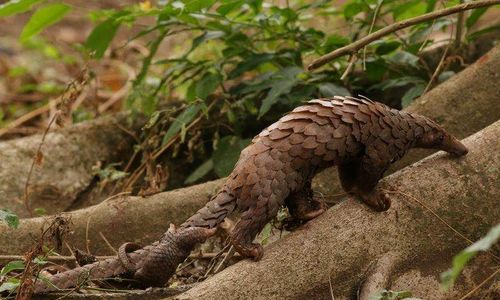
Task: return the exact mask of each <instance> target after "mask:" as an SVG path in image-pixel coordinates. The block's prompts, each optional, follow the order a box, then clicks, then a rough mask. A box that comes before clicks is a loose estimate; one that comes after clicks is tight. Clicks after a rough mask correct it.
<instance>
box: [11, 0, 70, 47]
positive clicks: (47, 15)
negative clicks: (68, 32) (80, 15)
mask: <svg viewBox="0 0 500 300" xmlns="http://www.w3.org/2000/svg"><path fill="white" fill-rule="evenodd" d="M70 10H71V7H70V6H69V5H66V4H62V3H54V4H48V5H46V6H44V7H42V8H39V9H38V10H37V11H36V12H35V13H34V14H33V15H32V16H31V18H30V20H29V21H28V23H27V24H26V25H24V28H23V31H22V32H21V37H20V38H21V41H23V42H25V41H27V40H28V39H30V38H31V37H33V36H34V35H36V34H38V33H40V32H41V31H42V30H44V29H45V28H46V27H48V26H50V25H52V24H54V23H56V22H58V21H59V20H60V19H62V17H64V15H66V14H67V13H68V12H69V11H70Z"/></svg>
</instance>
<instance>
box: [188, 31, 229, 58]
mask: <svg viewBox="0 0 500 300" xmlns="http://www.w3.org/2000/svg"><path fill="white" fill-rule="evenodd" d="M224 35H226V33H225V32H224V31H205V32H204V33H202V34H201V35H199V36H197V37H196V38H194V40H193V44H192V45H191V49H190V50H189V51H188V52H187V53H188V54H189V53H191V52H192V51H194V49H196V48H198V46H200V45H201V44H203V43H204V42H206V41H210V40H215V39H218V38H221V37H223V36H224Z"/></svg>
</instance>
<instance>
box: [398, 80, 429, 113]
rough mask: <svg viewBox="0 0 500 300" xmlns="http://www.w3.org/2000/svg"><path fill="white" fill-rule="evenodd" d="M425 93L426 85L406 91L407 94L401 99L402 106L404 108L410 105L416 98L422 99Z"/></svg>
mask: <svg viewBox="0 0 500 300" xmlns="http://www.w3.org/2000/svg"><path fill="white" fill-rule="evenodd" d="M424 91H425V85H423V84H419V85H416V86H414V87H412V88H411V89H409V90H408V91H406V93H405V94H404V95H403V98H401V105H402V106H403V108H405V107H407V106H408V105H410V104H411V103H412V102H413V100H414V99H415V98H417V97H420V95H422V93H423V92H424Z"/></svg>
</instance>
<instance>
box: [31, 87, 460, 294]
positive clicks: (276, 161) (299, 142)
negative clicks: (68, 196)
mask: <svg viewBox="0 0 500 300" xmlns="http://www.w3.org/2000/svg"><path fill="white" fill-rule="evenodd" d="M412 147H421V148H433V149H439V150H444V151H447V152H450V153H452V154H454V155H457V156H460V155H465V154H466V153H467V149H466V148H465V146H464V145H463V144H461V143H460V142H459V141H458V140H457V139H456V138H455V137H453V136H451V135H450V134H448V133H446V132H445V131H444V130H443V129H442V128H441V127H440V126H439V125H438V124H436V123H435V122H433V121H432V120H430V119H428V118H426V117H423V116H420V115H417V114H412V113H407V112H403V111H398V110H395V109H391V108H389V107H387V106H385V105H384V104H381V103H378V102H374V101H371V100H369V99H367V98H354V97H340V96H336V97H333V98H328V99H316V100H312V101H309V102H308V103H307V104H306V105H303V106H299V107H297V108H295V109H294V110H293V111H292V112H290V113H288V114H286V115H285V116H284V117H282V118H281V119H280V120H279V121H277V122H276V123H274V124H272V125H271V126H269V127H268V128H266V129H264V130H263V131H262V132H261V133H260V134H259V135H258V136H256V137H255V138H254V139H253V140H252V143H251V144H250V145H249V146H248V147H246V148H245V149H244V150H243V151H242V152H241V155H240V158H239V160H238V162H237V163H236V166H235V167H234V170H233V171H232V173H231V174H230V175H229V177H228V178H227V180H226V182H225V184H224V185H223V187H222V188H221V190H220V191H219V192H218V193H217V194H216V195H215V196H214V197H213V198H212V199H211V201H210V202H208V203H207V204H206V205H205V207H203V208H202V209H200V210H199V211H198V212H196V213H195V214H194V215H193V216H192V217H190V218H189V219H188V220H187V221H186V222H185V223H183V224H182V225H180V226H179V228H177V229H176V228H174V227H171V228H170V229H169V230H168V231H167V232H166V233H165V235H164V237H163V238H162V239H161V240H160V241H158V242H155V243H154V244H152V245H149V246H147V247H144V248H142V249H137V250H136V248H135V247H129V246H130V244H125V245H124V246H122V248H120V251H119V253H120V254H119V255H118V257H117V258H113V259H108V260H105V261H100V262H96V263H94V264H91V265H86V266H83V267H79V268H76V269H73V270H69V271H67V272H63V273H59V274H56V275H54V276H51V277H50V278H48V280H45V281H38V282H37V283H36V284H35V293H40V292H46V291H50V290H54V289H56V288H68V287H71V286H75V285H77V284H78V280H79V279H80V280H81V279H82V278H90V279H94V278H103V277H111V276H116V275H120V274H123V273H127V272H128V273H131V274H133V275H134V278H136V279H138V280H139V281H140V282H142V283H143V284H145V285H156V286H157V285H163V284H165V283H166V281H167V280H168V279H169V278H170V277H171V276H172V275H173V274H174V273H175V270H176V268H177V266H178V264H179V263H181V262H182V261H184V259H185V258H186V257H187V256H188V255H189V253H190V252H191V250H192V249H193V247H194V246H195V245H196V244H197V243H200V242H203V241H204V240H205V239H206V238H208V237H209V236H210V235H212V234H213V233H214V232H215V228H216V227H217V225H218V224H220V223H221V222H222V221H223V220H224V218H225V217H226V216H227V215H228V214H229V213H231V212H233V211H235V210H238V211H240V212H242V214H241V219H240V220H239V222H238V223H237V224H236V226H235V228H234V230H233V232H232V234H231V243H232V244H233V245H234V247H235V249H236V250H237V251H238V252H239V253H240V254H241V255H243V256H244V257H251V258H253V259H255V260H258V259H259V258H260V257H261V256H262V254H263V249H262V246H261V245H259V244H254V243H253V239H254V238H255V236H256V235H257V234H258V233H259V232H260V231H261V230H262V228H263V227H264V226H265V224H266V223H268V222H269V221H270V220H272V219H273V218H274V217H275V216H276V214H277V212H278V210H279V208H280V207H282V206H286V207H287V208H288V209H289V212H290V214H291V215H292V217H294V218H295V219H298V220H303V221H307V220H310V219H312V218H314V217H316V216H318V215H320V214H321V213H322V212H324V211H325V210H326V208H327V207H326V205H325V204H324V203H322V202H321V201H318V200H317V199H314V198H313V197H312V190H311V180H312V179H313V177H314V175H315V174H317V173H318V172H319V171H321V170H323V169H325V168H328V167H331V166H334V165H336V166H338V170H339V175H340V180H341V184H342V187H343V188H344V190H345V191H346V192H348V193H349V194H352V195H355V196H356V197H358V198H359V199H361V200H362V201H363V202H364V203H366V204H367V205H369V206H370V207H372V208H373V209H375V210H377V211H383V210H387V209H388V208H389V206H390V200H389V198H388V197H387V196H386V195H385V194H384V193H383V192H381V191H379V190H378V189H377V188H376V185H377V183H378V181H379V180H380V178H381V177H382V176H383V174H384V172H385V171H386V170H387V168H388V167H389V166H390V165H391V163H393V162H395V161H397V160H398V159H400V158H401V157H402V156H403V155H404V154H405V153H406V152H407V151H408V150H409V149H410V148H412ZM85 274H86V275H85ZM47 282H50V283H51V284H47Z"/></svg>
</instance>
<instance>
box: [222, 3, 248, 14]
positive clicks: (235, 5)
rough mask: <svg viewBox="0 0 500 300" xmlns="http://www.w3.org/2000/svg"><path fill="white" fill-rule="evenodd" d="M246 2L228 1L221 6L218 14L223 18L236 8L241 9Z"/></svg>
mask: <svg viewBox="0 0 500 300" xmlns="http://www.w3.org/2000/svg"><path fill="white" fill-rule="evenodd" d="M244 3H245V1H243V0H230V1H227V2H226V3H223V4H221V5H220V6H219V7H218V8H217V12H218V13H219V14H221V15H223V16H225V15H227V14H228V13H230V12H231V11H233V10H235V9H236V8H240V7H241V6H242V5H243V4H244Z"/></svg>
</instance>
